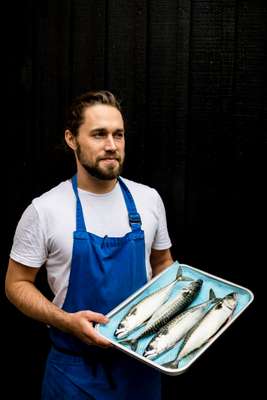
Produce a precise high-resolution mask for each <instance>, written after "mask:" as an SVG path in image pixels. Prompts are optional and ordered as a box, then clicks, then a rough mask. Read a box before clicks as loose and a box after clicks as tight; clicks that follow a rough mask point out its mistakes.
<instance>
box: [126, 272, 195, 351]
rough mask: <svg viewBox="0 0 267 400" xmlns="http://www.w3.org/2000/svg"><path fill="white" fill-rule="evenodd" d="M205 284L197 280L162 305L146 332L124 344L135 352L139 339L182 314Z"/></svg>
mask: <svg viewBox="0 0 267 400" xmlns="http://www.w3.org/2000/svg"><path fill="white" fill-rule="evenodd" d="M202 284H203V280H202V279H197V280H195V281H193V282H191V283H190V284H189V285H187V286H185V287H183V288H182V289H181V290H180V291H179V292H178V294H177V296H175V297H174V298H173V299H171V300H168V301H167V302H165V303H164V304H162V305H161V306H160V307H159V308H158V309H157V310H156V311H155V312H154V314H153V315H152V316H151V318H150V319H149V320H148V322H147V324H146V326H145V330H144V331H143V332H141V333H140V334H139V335H138V336H137V337H135V338H132V339H127V340H123V341H121V343H122V344H126V345H127V344H129V345H130V346H131V349H132V350H133V351H135V350H136V349H137V346H138V341H139V339H141V338H143V337H145V336H148V335H150V334H151V333H154V332H157V331H158V330H159V329H160V328H161V327H162V326H164V325H166V324H167V322H169V321H170V320H171V319H172V318H173V317H174V316H175V315H177V314H179V313H181V312H182V311H184V310H185V308H186V307H188V306H189V305H190V304H191V303H192V302H193V300H194V299H195V298H196V296H197V295H198V293H199V291H200V289H201V287H202Z"/></svg>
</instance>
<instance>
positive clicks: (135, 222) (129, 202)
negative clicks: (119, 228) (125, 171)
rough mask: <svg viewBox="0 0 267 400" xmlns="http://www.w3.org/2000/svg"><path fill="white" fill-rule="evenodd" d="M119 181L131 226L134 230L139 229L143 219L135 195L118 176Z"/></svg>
mask: <svg viewBox="0 0 267 400" xmlns="http://www.w3.org/2000/svg"><path fill="white" fill-rule="evenodd" d="M118 182H119V184H120V187H121V190H122V194H123V197H124V200H125V204H126V207H127V210H128V215H129V224H130V226H131V229H132V231H137V230H139V229H140V227H141V225H142V221H141V217H140V215H139V214H138V212H137V210H136V207H135V202H134V199H133V196H132V195H131V193H130V191H129V189H128V188H127V186H126V185H125V183H124V182H123V181H122V179H121V178H120V177H118Z"/></svg>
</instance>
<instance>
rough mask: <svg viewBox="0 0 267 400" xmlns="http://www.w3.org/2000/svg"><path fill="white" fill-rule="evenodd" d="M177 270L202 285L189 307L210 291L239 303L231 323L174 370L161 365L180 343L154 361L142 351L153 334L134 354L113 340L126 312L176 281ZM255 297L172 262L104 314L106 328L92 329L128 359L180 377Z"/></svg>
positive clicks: (144, 340) (115, 339) (223, 281)
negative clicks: (230, 296)
mask: <svg viewBox="0 0 267 400" xmlns="http://www.w3.org/2000/svg"><path fill="white" fill-rule="evenodd" d="M179 266H181V267H182V270H183V274H184V275H186V276H188V277H190V278H192V279H202V280H203V285H202V288H201V290H200V293H199V294H198V296H197V297H196V299H195V300H194V301H193V302H192V304H191V305H190V306H194V305H197V304H199V303H202V302H204V301H206V300H207V299H208V296H209V290H210V289H211V288H212V289H213V290H214V292H215V294H216V296H217V297H223V296H225V295H226V294H228V293H230V292H233V291H235V292H237V294H238V303H237V306H236V309H235V311H234V313H233V315H232V317H231V319H230V320H229V321H228V322H227V323H226V324H225V325H224V326H223V327H222V328H221V329H220V330H219V331H218V332H217V333H216V334H215V335H214V336H213V337H212V338H211V339H210V340H209V341H208V343H206V344H205V345H204V346H202V347H201V348H200V349H199V350H196V351H195V352H194V353H192V354H189V355H188V356H187V357H185V358H184V359H182V360H181V361H180V363H179V367H178V368H176V369H171V368H166V367H163V366H162V365H161V364H163V363H166V362H168V361H171V360H173V359H174V358H175V356H176V355H177V352H178V350H179V347H180V345H181V342H182V340H181V341H180V342H178V343H177V344H176V346H175V347H173V348H172V349H170V350H168V351H167V352H165V353H163V354H162V355H161V356H159V357H158V358H156V359H154V360H149V359H147V358H146V357H144V356H143V355H142V354H143V350H144V349H145V347H146V345H147V343H148V342H149V341H150V340H151V338H152V336H153V334H151V335H150V336H148V337H146V338H142V339H140V340H139V343H138V347H137V350H136V351H133V350H131V349H130V347H129V346H127V345H123V344H121V343H119V342H118V340H117V338H116V337H115V336H114V332H115V330H116V328H117V326H118V324H119V322H120V320H121V319H122V318H123V317H124V315H125V314H126V313H127V312H128V311H129V309H130V308H131V307H132V306H133V305H134V304H136V303H138V302H139V301H140V300H141V299H142V298H144V297H146V296H147V295H149V294H150V293H152V292H154V291H155V290H158V289H159V288H161V287H163V286H165V285H166V284H168V283H169V282H171V281H173V280H174V279H175V277H176V273H177V270H178V268H179ZM187 284H188V282H185V281H180V282H177V284H176V286H175V289H174V290H173V292H172V294H171V296H170V299H171V298H173V297H174V296H175V294H176V293H177V292H178V291H179V290H181V288H182V287H183V286H185V285H187ZM253 299H254V295H253V293H252V292H251V291H250V290H249V289H247V288H245V287H243V286H239V285H236V284H235V283H232V282H229V281H226V280H224V279H222V278H219V277H217V276H214V275H211V274H209V273H207V272H204V271H202V270H200V269H197V268H194V267H191V266H189V265H186V264H179V263H178V262H177V261H176V262H174V263H173V264H172V265H171V266H170V267H169V268H167V269H166V270H164V271H163V272H162V273H161V274H159V275H158V276H156V277H154V278H153V279H152V280H150V281H149V282H148V283H147V284H146V285H144V286H143V287H142V288H141V289H139V290H138V291H136V292H135V293H134V294H133V295H131V296H130V297H128V298H127V299H126V300H125V301H123V302H122V303H121V304H120V305H118V306H117V307H116V308H114V309H113V310H112V311H111V312H109V313H108V314H107V316H108V317H109V322H108V324H106V325H102V324H97V325H96V326H95V328H96V330H97V331H98V332H99V334H101V335H102V336H104V337H105V338H106V339H108V340H109V341H110V342H111V343H112V344H113V345H114V347H116V348H118V349H119V350H121V351H123V352H124V353H126V354H128V355H129V356H131V357H134V358H136V359H138V360H139V361H141V362H143V363H145V364H147V365H149V366H151V367H153V368H156V369H158V370H160V371H161V372H163V373H165V374H167V375H179V374H181V373H183V372H185V371H186V370H187V368H188V367H189V366H190V365H192V363H193V362H195V361H196V360H197V358H198V357H199V356H200V355H201V354H202V353H203V352H204V351H205V350H206V349H207V348H208V347H209V346H210V345H211V344H212V343H213V342H214V341H215V340H216V339H217V338H218V337H219V336H220V335H221V334H222V333H223V332H224V331H225V330H226V329H227V328H228V327H229V326H230V325H231V324H232V323H233V322H234V321H235V320H236V319H237V317H239V315H240V314H241V313H242V312H243V311H244V310H245V309H246V308H247V307H248V305H249V304H250V303H251V302H252V301H253ZM142 329H143V328H140V330H136V331H135V332H134V333H132V334H131V335H129V338H131V337H135V336H136V335H137V334H138V333H139V332H141V330H142Z"/></svg>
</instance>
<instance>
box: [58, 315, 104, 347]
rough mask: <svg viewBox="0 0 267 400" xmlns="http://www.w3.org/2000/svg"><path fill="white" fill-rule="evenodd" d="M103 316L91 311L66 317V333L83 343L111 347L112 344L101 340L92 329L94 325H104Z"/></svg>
mask: <svg viewBox="0 0 267 400" xmlns="http://www.w3.org/2000/svg"><path fill="white" fill-rule="evenodd" d="M108 321H109V320H108V318H107V317H105V315H103V314H100V313H96V312H93V311H78V312H75V313H70V314H69V316H68V323H67V326H66V328H67V332H68V333H71V334H72V335H74V336H76V337H77V338H78V339H80V340H82V341H83V342H85V343H87V344H91V345H95V346H100V347H111V346H112V344H111V343H110V342H109V341H108V340H106V339H105V338H103V337H102V336H101V335H99V334H98V332H97V331H96V330H95V328H94V323H101V324H106V323H107V322H108Z"/></svg>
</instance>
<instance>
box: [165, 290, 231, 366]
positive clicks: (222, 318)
mask: <svg viewBox="0 0 267 400" xmlns="http://www.w3.org/2000/svg"><path fill="white" fill-rule="evenodd" d="M236 305H237V293H235V292H232V293H230V294H228V295H226V296H224V297H223V298H222V299H220V300H219V301H218V302H216V303H215V304H214V306H213V307H212V308H211V309H210V310H209V311H208V312H207V313H206V314H205V315H204V317H203V318H202V319H201V320H200V321H199V322H198V323H197V324H196V325H195V326H194V327H193V328H192V329H191V330H190V331H189V332H188V333H187V334H186V335H185V337H184V340H183V343H182V346H181V347H180V350H179V352H178V354H177V356H176V358H175V359H174V360H173V361H171V362H169V363H165V364H163V365H164V366H165V367H168V368H178V365H179V362H180V360H181V359H182V358H184V357H186V356H187V355H189V354H191V353H192V352H194V351H195V350H197V349H199V348H201V347H202V346H203V345H204V344H206V343H207V342H208V341H209V340H210V339H211V338H212V337H213V336H214V335H215V334H216V333H217V332H218V331H219V329H220V328H221V327H222V326H223V325H224V324H225V323H226V322H227V321H228V320H229V318H230V317H231V316H232V314H233V312H234V310H235V308H236Z"/></svg>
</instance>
